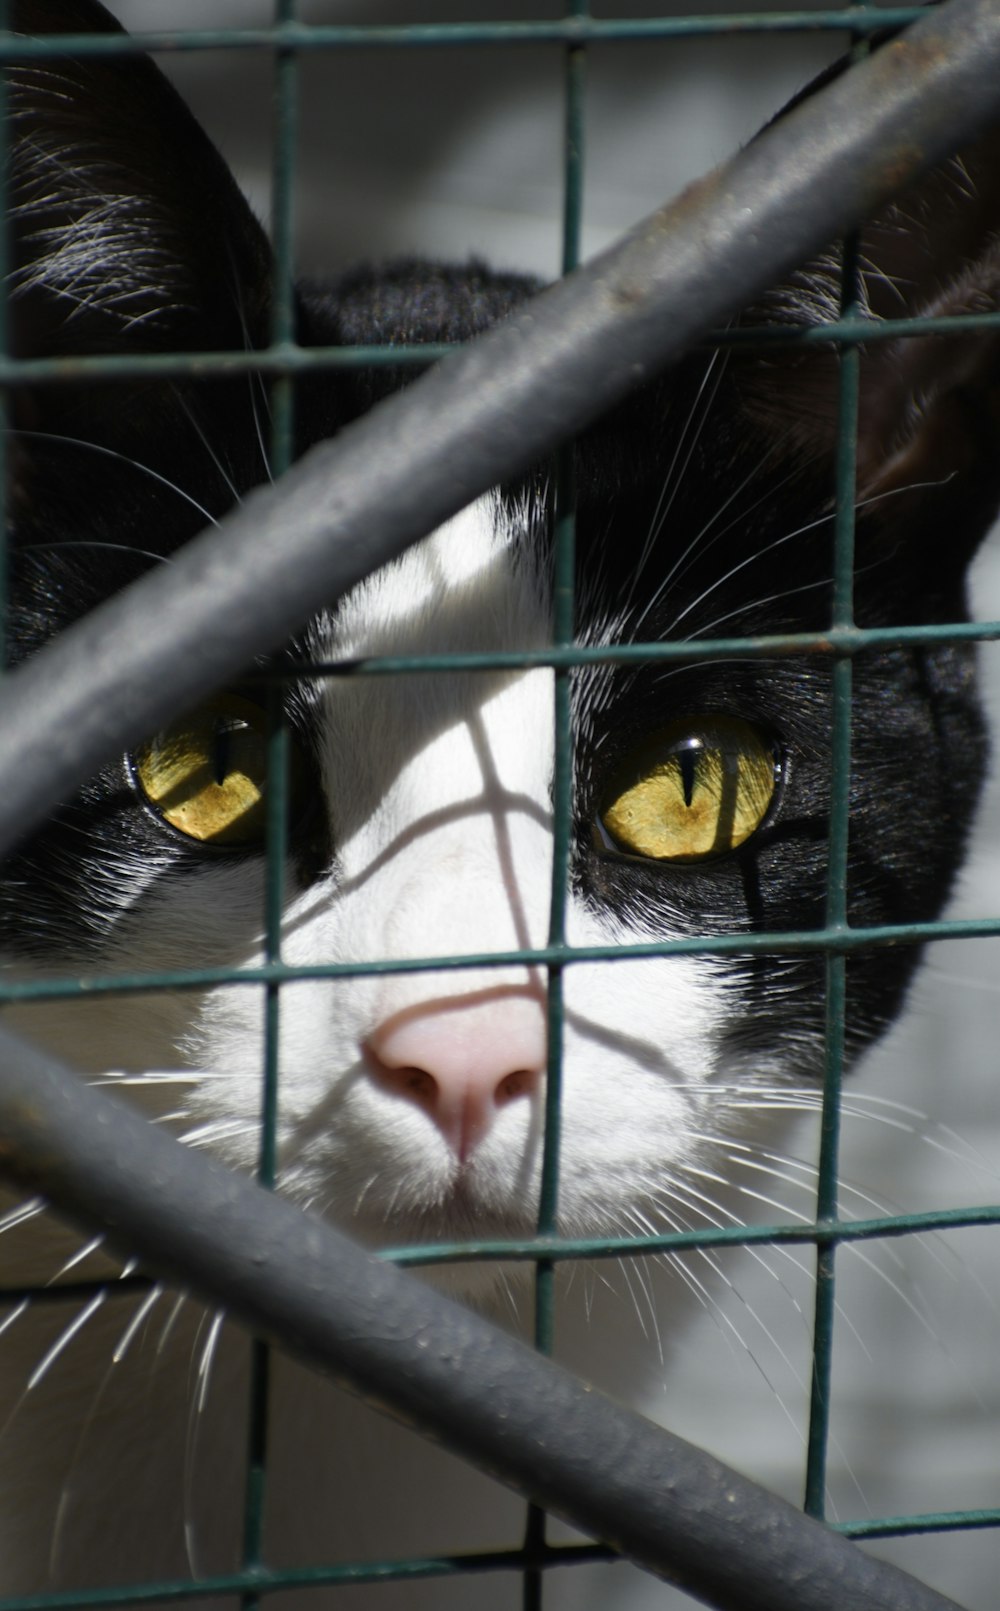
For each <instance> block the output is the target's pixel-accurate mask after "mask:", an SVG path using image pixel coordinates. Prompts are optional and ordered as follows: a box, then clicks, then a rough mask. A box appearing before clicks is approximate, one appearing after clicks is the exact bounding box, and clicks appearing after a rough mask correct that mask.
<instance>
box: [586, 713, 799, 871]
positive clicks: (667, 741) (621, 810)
mask: <svg viewBox="0 0 1000 1611" xmlns="http://www.w3.org/2000/svg"><path fill="white" fill-rule="evenodd" d="M776 779H777V763H776V760H775V752H774V746H773V744H771V743H770V742H769V740H768V739H767V738H766V737H765V736H764V734H762V733H761V732H759V731H758V729H757V728H756V727H752V726H751V725H750V723H749V722H745V721H743V720H742V719H741V718H740V717H737V716H707V715H706V716H701V717H695V718H693V719H685V720H682V721H677V722H673V723H671V724H670V726H669V727H663V728H661V729H660V730H659V731H658V732H656V733H654V734H652V735H651V737H649V738H648V739H646V740H645V741H644V742H643V743H642V744H640V745H639V747H638V748H637V749H636V750H633V752H632V754H631V755H630V756H629V758H628V760H627V761H626V763H625V765H624V766H623V767H622V768H621V769H620V770H619V771H618V773H617V774H616V776H615V777H614V778H613V780H612V782H611V786H610V787H609V789H608V791H607V794H606V796H605V799H604V802H603V804H602V806H601V810H600V827H601V829H602V830H603V833H602V839H603V840H604V841H605V842H607V843H608V844H609V845H610V848H612V849H615V850H619V851H622V852H624V853H625V854H627V855H631V856H644V857H647V858H648V859H650V860H652V861H676V862H691V861H703V860H705V859H706V858H708V857H710V856H722V855H725V853H726V852H727V851H730V850H735V849H736V848H737V846H739V845H742V844H743V843H744V842H745V841H746V840H747V839H749V838H750V835H751V834H752V833H754V832H755V831H756V830H757V829H758V828H759V827H760V825H761V823H762V822H763V820H764V818H765V816H766V815H767V810H768V807H769V806H770V804H771V800H772V798H773V796H774V790H775V784H776Z"/></svg>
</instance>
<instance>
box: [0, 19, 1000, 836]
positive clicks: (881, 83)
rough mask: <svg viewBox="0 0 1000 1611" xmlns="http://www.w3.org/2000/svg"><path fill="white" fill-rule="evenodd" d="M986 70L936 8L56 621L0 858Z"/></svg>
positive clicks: (32, 673) (953, 113) (903, 162)
mask: <svg viewBox="0 0 1000 1611" xmlns="http://www.w3.org/2000/svg"><path fill="white" fill-rule="evenodd" d="M998 85H1000V8H998V7H997V6H996V4H995V0H947V3H946V4H944V5H942V6H941V7H940V8H939V9H935V10H934V11H933V12H931V13H929V14H928V15H927V16H925V17H923V18H922V19H921V20H920V22H918V23H917V24H916V25H915V26H914V27H913V29H911V30H910V31H909V33H907V34H906V35H904V36H902V37H900V38H898V39H896V40H893V41H892V42H891V43H889V44H887V45H885V46H884V47H883V48H882V49H881V50H879V51H877V52H875V54H874V55H873V56H872V57H871V59H870V60H868V61H866V62H863V63H861V64H860V65H859V66H857V67H856V68H854V69H852V70H851V71H850V72H849V73H847V74H845V75H844V76H843V77H842V78H840V79H838V80H837V81H836V82H835V83H833V84H830V85H828V86H827V87H826V88H825V89H824V90H823V91H821V92H820V93H819V94H817V95H816V96H815V97H813V98H812V99H811V100H810V101H808V102H805V103H803V104H802V105H800V106H799V107H797V108H796V109H795V110H794V111H793V112H792V113H790V114H789V115H788V117H787V118H785V119H783V120H781V121H780V122H779V123H778V124H776V125H774V126H773V127H771V128H770V129H769V130H767V131H766V133H765V134H763V135H762V136H760V137H759V138H758V139H757V140H755V141H754V142H753V143H752V144H751V145H750V146H749V147H747V149H746V150H745V151H743V152H741V153H740V154H739V155H738V156H737V157H736V158H735V159H734V160H733V161H732V162H731V163H729V164H728V165H727V166H726V167H724V168H722V169H720V170H718V171H717V172H716V173H714V174H713V175H711V176H709V177H708V178H707V179H705V180H703V181H701V183H700V184H698V185H695V186H693V187H691V188H690V189H689V190H687V191H686V192H685V193H684V194H683V195H682V196H681V197H680V198H679V200H678V201H677V202H675V203H674V204H673V206H671V207H668V208H666V209H663V210H661V211H660V212H658V213H655V214H653V215H652V217H651V218H649V219H648V220H646V222H645V223H643V224H641V225H640V226H638V228H637V229H635V230H634V231H632V232H631V234H630V235H629V236H628V237H626V239H625V241H624V242H623V243H622V245H620V246H619V247H617V248H616V249H615V250H614V251H612V252H610V253H605V254H603V255H601V256H600V257H598V258H596V259H595V260H594V261H593V262H592V263H591V264H590V265H589V266H587V267H585V268H583V269H581V270H580V271H578V273H576V274H574V275H571V276H569V278H568V279H566V280H564V281H562V282H561V283H560V284H559V285H557V286H554V287H553V288H551V289H550V290H548V291H546V292H544V293H543V294H542V295H541V296H539V297H538V298H536V299H534V300H533V301H532V302H531V303H529V304H526V306H525V307H524V308H523V309H522V310H521V311H520V312H519V313H518V314H517V315H515V316H514V317H513V318H511V319H510V320H508V321H506V322H505V323H504V324H503V325H502V326H500V327H498V328H497V329H496V330H494V331H492V332H490V333H488V334H487V335H486V336H485V337H483V338H482V339H481V340H479V341H477V342H474V343H472V344H470V346H468V347H467V348H465V349H463V350H462V351H461V352H460V353H457V354H455V355H454V356H453V357H451V358H450V359H448V360H447V361H446V362H445V363H444V364H442V365H441V367H440V368H439V369H438V370H435V371H432V372H431V373H430V374H427V375H424V376H422V377H421V379H420V380H419V381H417V382H416V383H415V384H414V385H413V386H412V387H410V388H409V389H408V390H407V391H406V392H405V393H401V394H397V395H396V396H394V397H392V398H390V399H388V400H387V401H386V402H385V403H383V404H382V405H380V407H379V408H378V409H377V410H374V411H373V412H372V413H371V414H369V415H367V416H366V417H365V418H364V419H363V420H359V421H357V422H356V423H355V424H354V425H352V426H350V427H348V428H347V429H346V430H345V431H343V432H342V433H341V434H340V436H338V438H337V439H336V441H334V442H328V443H324V444H322V445H321V446H319V447H317V448H314V449H313V450H312V451H311V452H310V453H309V454H308V455H307V456H306V458H305V459H304V460H302V461H301V463H300V464H299V465H298V466H296V467H295V468H294V469H293V470H292V471H291V472H290V473H289V475H288V476H287V477H286V478H285V480H284V482H283V483H282V484H281V485H280V487H278V488H263V489H260V490H259V491H258V492H257V493H256V494H254V495H253V496H252V497H250V498H248V499H247V500H246V501H245V503H244V504H243V505H242V506H241V507H240V509H239V510H237V511H234V513H233V514H232V515H231V516H229V517H227V519H226V520H225V521H223V523H222V525H221V526H220V528H219V529H218V531H216V532H215V533H214V534H213V535H211V536H208V535H207V534H206V535H205V536H203V537H201V538H198V539H196V540H195V541H194V542H193V543H191V544H190V545H188V547H187V548H186V549H185V550H184V551H183V552H182V553H181V554H180V555H179V556H178V558H177V560H176V561H175V563H173V564H172V565H170V566H165V567H162V568H161V569H160V570H159V571H158V572H157V573H154V574H151V575H149V576H147V577H145V578H143V580H142V581H141V582H140V583H138V584H137V585H136V586H135V587H133V588H132V589H131V590H130V592H129V593H128V595H125V594H122V595H119V597H118V598H117V599H116V600H114V601H112V602H111V603H109V604H107V605H105V606H103V607H102V608H100V609H98V610H95V611H94V612H93V613H92V614H91V615H89V616H88V617H87V618H86V619H85V620H84V621H82V622H81V623H79V624H78V625H77V626H75V627H74V628H72V629H71V630H70V631H68V632H66V633H64V634H63V635H62V636H61V637H60V639H59V640H58V641H57V642H56V643H54V644H52V645H50V647H48V648H47V649H46V650H44V651H43V653H42V654H40V655H38V656H37V657H36V658H35V659H34V660H33V661H32V662H30V663H28V664H27V665H26V666H25V667H23V668H22V669H19V670H18V671H17V672H15V673H14V674H13V675H12V676H11V678H10V692H9V695H8V698H7V700H6V701H5V704H4V709H3V712H2V717H0V775H2V776H3V777H4V780H5V781H4V790H3V794H2V797H0V851H2V850H3V849H5V848H7V847H8V846H10V845H11V844H12V843H13V842H14V841H16V840H17V839H18V838H19V837H21V836H22V835H23V834H24V833H26V832H27V831H28V830H29V829H30V828H32V827H33V826H35V825H36V824H37V823H38V822H39V821H40V820H42V819H43V818H44V817H45V816H46V815H47V814H48V812H49V811H50V810H51V808H52V806H53V805H54V804H55V803H56V802H57V801H58V800H59V799H60V798H62V797H63V796H65V795H66V794H68V793H69V792H70V791H71V790H72V789H74V788H75V787H76V786H77V785H78V784H79V782H80V780H81V778H84V777H86V776H88V775H89V774H90V773H91V772H92V771H93V770H94V769H95V768H96V767H97V766H98V765H100V764H102V763H103V762H104V761H105V760H107V759H108V758H109V757H110V756H112V755H113V754H115V753H116V752H119V751H120V750H121V749H122V748H124V747H126V746H128V745H129V744H131V743H135V742H138V741H139V740H140V739H141V738H142V736H143V735H144V734H145V733H148V732H149V731H150V730H151V729H153V728H155V726H156V725H157V724H158V723H159V722H160V721H162V720H164V719H165V718H166V717H167V716H168V715H169V714H171V713H173V712H175V711H176V710H177V709H178V708H183V707H184V706H185V705H189V704H191V703H193V702H194V701H195V700H196V699H197V698H198V697H199V696H200V695H202V694H203V693H204V691H205V690H206V689H207V688H210V687H212V686H213V685H217V684H218V683H220V682H222V681H224V680H225V679H227V678H229V677H232V676H234V675H236V674H237V673H238V672H239V670H240V668H241V667H243V666H245V665H246V663H247V662H248V661H249V660H250V659H251V657H252V656H253V654H254V653H256V652H258V651H260V650H262V649H267V648H270V647H271V646H273V645H275V644H277V643H279V642H280V641H282V640H283V639H285V638H286V637H287V635H288V634H289V632H291V631H292V630H294V629H295V628H296V627H298V626H300V625H301V624H302V622H303V621H304V620H305V619H306V618H307V617H308V616H309V615H310V614H311V613H313V612H314V611H315V609H316V608H317V606H318V605H319V604H321V603H323V602H324V601H328V600H330V599H332V598H334V597H336V596H338V595H339V594H341V593H342V592H344V591H345V590H346V589H347V588H349V587H351V586H352V585H354V583H356V582H357V581H358V580H359V579H360V578H361V577H362V576H364V575H366V574H367V573H368V572H369V571H370V570H372V569H373V568H374V567H375V566H377V565H379V564H383V563H385V562H386V561H387V560H389V559H390V558H392V557H393V556H394V555H395V554H397V553H399V552H401V551H402V550H403V549H404V548H405V547H406V546H408V545H409V544H410V543H412V542H414V541H415V540H416V539H418V538H419V537H420V536H421V535H423V534H424V533H425V532H426V531H428V530H430V529H432V528H433V527H434V526H436V525H437V524H439V523H440V522H441V521H443V520H445V519H447V518H448V517H449V516H451V515H453V514H454V513H455V512H456V511H457V510H459V509H460V508H461V507H462V506H463V505H465V504H467V503H468V502H469V501H470V500H471V499H473V498H475V497H476V496H478V495H479V494H480V493H482V492H483V491H485V490H486V489H487V488H488V487H490V486H492V485H494V484H495V483H496V482H498V481H502V480H503V479H505V478H507V477H509V476H511V475H515V474H517V473H518V472H519V471H520V470H521V469H522V468H523V467H524V465H525V464H526V463H529V462H532V461H537V460H538V459H540V458H541V457H543V456H544V455H545V454H547V453H548V452H549V451H550V450H551V449H552V448H553V447H554V446H555V445H557V444H558V443H559V442H560V441H562V440H565V439H566V438H567V437H568V436H570V435H572V434H574V433H575V432H577V431H578V430H580V429H581V428H582V427H583V426H584V425H586V424H587V423H588V422H589V421H590V420H592V419H593V418H595V417H596V416H597V415H598V414H599V413H600V412H601V411H602V410H603V409H606V408H607V407H608V406H609V405H610V404H612V403H613V402H615V401H616V400H617V399H618V398H620V397H621V396H622V395H624V393H625V392H626V391H628V390H629V389H630V388H631V387H633V386H635V385H636V384H638V383H639V382H641V381H643V380H644V379H646V378H647V377H648V376H649V375H650V374H651V373H653V372H654V371H655V369H656V368H658V367H661V366H662V365H663V364H665V363H666V362H667V361H668V360H669V359H671V358H673V357H676V356H677V355H678V354H679V353H680V352H681V351H682V350H683V349H684V348H685V347H686V346H689V345H690V343H691V342H692V341H693V340H695V339H697V338H698V337H699V336H701V335H702V334H703V333H704V332H705V331H706V330H707V329H709V328H711V327H712V326H714V325H715V324H717V323H718V322H720V320H724V319H726V318H727V317H729V316H730V315H732V314H733V313H734V312H735V311H736V310H737V308H738V307H739V306H740V305H741V304H745V303H746V301H747V300H748V298H750V297H752V296H753V295H754V294H756V293H757V292H759V291H760V290H762V289H764V288H765V287H766V286H767V285H769V284H771V283H773V282H774V280H775V279H776V278H777V277H778V276H780V275H781V274H782V273H783V272H784V271H786V270H788V269H789V268H791V267H792V266H793V265H795V264H797V263H800V262H801V261H802V260H803V259H804V258H806V257H808V255H809V254H810V252H813V251H815V250H817V249H818V248H819V247H821V246H822V245H823V244H825V243H826V242H827V241H828V240H829V239H830V238H831V236H833V235H836V234H840V233H843V232H844V231H845V230H847V229H848V228H850V227H851V226H852V225H853V224H855V223H856V222H857V221H858V220H859V219H861V218H862V217H864V216H866V215H867V214H868V213H870V212H871V211H872V210H873V209H874V208H876V207H877V206H878V205H879V204H880V203H881V202H883V201H885V200H887V199H888V198H889V196H890V195H892V194H894V193H895V192H896V191H898V190H899V188H900V186H901V184H904V183H905V182H906V180H907V179H909V178H912V177H914V176H916V174H918V173H919V172H920V171H922V170H923V169H924V168H925V167H926V166H928V165H929V164H930V163H932V162H933V161H935V160H937V159H939V158H941V157H942V156H944V155H945V154H947V153H948V152H949V151H950V150H952V149H953V148H954V146H955V145H956V144H960V143H962V142H963V141H964V140H966V139H968V138H970V137H971V136H972V135H973V134H974V133H975V132H977V131H978V130H979V129H980V128H982V127H983V126H984V125H985V124H986V123H987V122H988V121H990V119H991V118H995V117H996V116H997V115H998V111H1000V95H998ZM81 665H86V666H87V667H88V670H89V671H90V673H91V675H89V676H88V677H87V678H86V679H83V678H81V677H80V676H79V675H78V670H79V667H80V666H81ZM15 689H16V690H17V691H18V692H19V694H20V697H19V698H16V697H15Z"/></svg>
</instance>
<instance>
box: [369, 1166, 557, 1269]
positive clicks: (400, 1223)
mask: <svg viewBox="0 0 1000 1611" xmlns="http://www.w3.org/2000/svg"><path fill="white" fill-rule="evenodd" d="M355 1230H356V1233H357V1234H358V1235H360V1237H361V1239H362V1240H363V1241H364V1242H365V1243H366V1245H367V1246H369V1247H371V1248H372V1249H373V1250H374V1251H377V1252H379V1253H382V1254H385V1255H391V1254H392V1253H393V1252H395V1251H399V1252H400V1253H403V1254H404V1255H405V1259H404V1260H403V1261H402V1262H406V1263H407V1264H409V1263H411V1262H412V1261H413V1260H414V1258H415V1255H416V1251H417V1250H418V1249H419V1250H420V1251H421V1254H422V1252H423V1250H424V1249H426V1250H427V1255H428V1256H427V1260H426V1262H427V1264H428V1265H430V1264H437V1265H439V1266H440V1265H442V1264H445V1263H447V1264H449V1265H451V1264H453V1263H457V1262H458V1261H457V1259H455V1258H454V1257H453V1256H452V1248H453V1247H455V1246H456V1245H457V1244H459V1243H460V1244H461V1249H462V1262H465V1261H466V1260H467V1259H473V1260H475V1261H476V1262H491V1261H492V1259H493V1258H494V1257H495V1258H497V1259H499V1258H500V1257H501V1256H502V1249H501V1248H497V1250H496V1253H494V1252H493V1244H496V1243H499V1244H507V1243H512V1244H523V1243H524V1242H526V1241H529V1240H530V1239H531V1237H532V1236H533V1235H534V1231H535V1222H534V1216H533V1214H532V1213H531V1210H530V1205H528V1204H527V1203H523V1202H522V1203H520V1204H518V1205H517V1206H516V1207H515V1206H514V1205H513V1204H511V1205H509V1206H505V1205H503V1204H499V1203H496V1202H490V1203H488V1204H487V1203H484V1201H483V1194H482V1192H481V1190H479V1189H478V1187H477V1185H476V1184H475V1181H474V1179H473V1177H472V1172H471V1171H469V1170H467V1169H465V1168H462V1169H459V1170H457V1171H456V1173H455V1176H454V1178H453V1179H452V1180H451V1181H450V1182H449V1184H448V1187H447V1189H446V1190H445V1191H443V1192H442V1193H441V1195H440V1196H439V1197H438V1198H437V1200H436V1201H435V1202H434V1203H433V1204H430V1205H423V1206H420V1207H414V1206H412V1205H408V1206H407V1207H405V1208H398V1207H397V1208H394V1209H392V1210H389V1211H387V1212H386V1213H384V1214H378V1213H377V1212H371V1211H369V1212H367V1213H365V1212H362V1214H361V1215H359V1217H358V1220H357V1222H356V1225H355ZM514 1252H515V1249H514V1248H513V1247H512V1248H511V1253H510V1255H508V1257H511V1256H513V1255H514ZM435 1255H438V1256H437V1257H435ZM419 1262H420V1263H421V1264H423V1263H424V1260H423V1258H422V1257H421V1258H420V1260H419Z"/></svg>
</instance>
